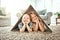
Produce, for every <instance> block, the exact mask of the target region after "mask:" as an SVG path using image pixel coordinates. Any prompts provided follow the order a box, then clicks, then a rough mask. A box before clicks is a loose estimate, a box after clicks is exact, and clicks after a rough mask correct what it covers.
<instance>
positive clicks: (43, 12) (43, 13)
mask: <svg viewBox="0 0 60 40" xmlns="http://www.w3.org/2000/svg"><path fill="white" fill-rule="evenodd" d="M38 13H39V15H45V13H46V9H44V10H42V11H38Z"/></svg>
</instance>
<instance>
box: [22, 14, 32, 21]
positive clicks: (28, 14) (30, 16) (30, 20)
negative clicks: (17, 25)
mask: <svg viewBox="0 0 60 40" xmlns="http://www.w3.org/2000/svg"><path fill="white" fill-rule="evenodd" d="M25 14H27V13H25ZM25 14H23V15H22V17H23V16H24V15H25ZM27 15H28V16H29V17H30V21H31V16H30V15H29V14H27ZM22 17H21V22H22Z"/></svg>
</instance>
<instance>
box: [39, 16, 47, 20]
mask: <svg viewBox="0 0 60 40" xmlns="http://www.w3.org/2000/svg"><path fill="white" fill-rule="evenodd" d="M39 16H40V17H41V18H42V19H43V20H47V16H45V15H39Z"/></svg>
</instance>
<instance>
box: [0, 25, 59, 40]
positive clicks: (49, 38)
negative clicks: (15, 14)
mask: <svg viewBox="0 0 60 40" xmlns="http://www.w3.org/2000/svg"><path fill="white" fill-rule="evenodd" d="M49 27H50V29H51V30H52V33H50V32H40V31H38V32H31V33H28V32H24V33H20V32H17V31H11V29H12V28H13V27H12V26H9V27H0V40H60V25H57V26H49Z"/></svg>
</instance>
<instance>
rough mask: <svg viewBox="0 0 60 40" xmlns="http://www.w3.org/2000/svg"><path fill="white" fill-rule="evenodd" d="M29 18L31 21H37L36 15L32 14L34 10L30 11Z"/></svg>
mask: <svg viewBox="0 0 60 40" xmlns="http://www.w3.org/2000/svg"><path fill="white" fill-rule="evenodd" d="M31 18H32V21H33V22H37V21H38V17H37V16H36V15H35V14H34V11H32V12H31Z"/></svg>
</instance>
